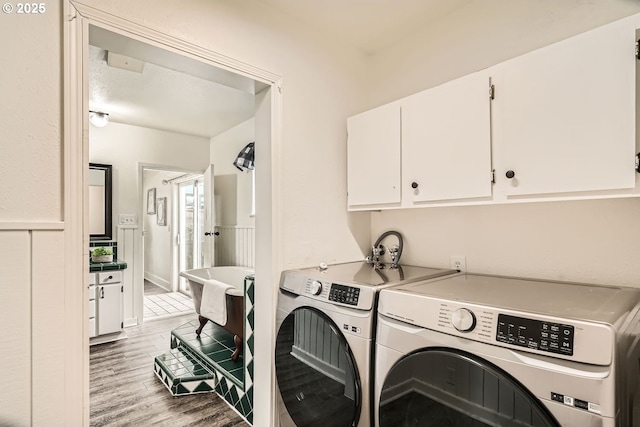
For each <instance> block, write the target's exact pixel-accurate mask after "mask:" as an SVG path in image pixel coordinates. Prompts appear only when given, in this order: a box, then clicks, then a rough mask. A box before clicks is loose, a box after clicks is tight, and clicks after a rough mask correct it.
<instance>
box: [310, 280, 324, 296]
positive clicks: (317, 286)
mask: <svg viewBox="0 0 640 427" xmlns="http://www.w3.org/2000/svg"><path fill="white" fill-rule="evenodd" d="M320 292H322V282H321V281H319V280H314V281H313V282H311V294H312V295H320Z"/></svg>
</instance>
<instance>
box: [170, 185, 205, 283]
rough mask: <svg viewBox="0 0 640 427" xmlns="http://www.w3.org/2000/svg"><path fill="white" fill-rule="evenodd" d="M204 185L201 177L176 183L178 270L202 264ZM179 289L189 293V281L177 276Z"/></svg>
mask: <svg viewBox="0 0 640 427" xmlns="http://www.w3.org/2000/svg"><path fill="white" fill-rule="evenodd" d="M203 193H204V185H203V180H202V178H198V179H194V180H190V181H186V182H182V183H180V184H179V185H178V193H177V194H178V232H177V242H178V271H179V272H180V271H186V270H191V269H194V268H200V267H202V266H203V263H204V257H203V254H202V244H203V240H204V197H203ZM178 279H179V290H180V292H184V293H186V294H189V292H190V290H189V281H188V280H187V279H185V278H184V277H179V276H178Z"/></svg>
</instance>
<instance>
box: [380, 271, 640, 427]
mask: <svg viewBox="0 0 640 427" xmlns="http://www.w3.org/2000/svg"><path fill="white" fill-rule="evenodd" d="M639 302H640V289H635V288H625V287H613V286H597V285H589V284H575V283H558V282H549V281H540V280H530V279H521V278H510V277H495V276H484V275H471V274H466V275H465V274H461V275H457V276H451V277H444V278H441V279H437V280H435V281H430V282H429V283H421V282H418V283H414V284H411V285H406V286H400V287H394V288H392V289H387V290H383V291H381V293H380V296H379V307H378V313H379V314H378V323H377V328H378V330H377V337H376V340H377V341H376V365H375V404H374V407H375V408H374V418H375V425H376V426H379V427H389V426H393V427H403V426H423V427H430V426H437V427H446V426H478V427H480V426H483V427H484V426H514V427H515V426H518V427H523V426H535V427H549V426H552V427H596V426H598V427H614V426H615V427H629V426H639V425H640V419H639V415H638V413H636V414H634V411H633V407H634V400H636V398H637V395H638V377H639V375H640V373H639V364H640V352H639V346H638V335H639V333H638V330H639V325H638V322H639V314H638V312H639Z"/></svg>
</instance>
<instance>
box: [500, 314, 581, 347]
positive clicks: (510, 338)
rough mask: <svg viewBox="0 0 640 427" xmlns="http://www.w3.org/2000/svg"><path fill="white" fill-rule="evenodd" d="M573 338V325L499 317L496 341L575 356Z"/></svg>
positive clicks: (507, 316)
mask: <svg viewBox="0 0 640 427" xmlns="http://www.w3.org/2000/svg"><path fill="white" fill-rule="evenodd" d="M573 337H574V327H573V326H571V325H566V324H561V323H553V322H545V321H541V320H534V319H528V318H525V317H517V316H509V315H506V314H499V315H498V325H497V328H496V340H497V341H500V342H503V343H506V344H512V345H516V346H520V347H527V348H530V349H533V350H540V351H548V352H551V353H558V354H564V355H567V356H573Z"/></svg>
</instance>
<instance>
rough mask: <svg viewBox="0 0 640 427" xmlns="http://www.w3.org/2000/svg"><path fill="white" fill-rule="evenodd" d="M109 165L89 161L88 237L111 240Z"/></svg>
mask: <svg viewBox="0 0 640 427" xmlns="http://www.w3.org/2000/svg"><path fill="white" fill-rule="evenodd" d="M111 234H112V227H111V165H103V164H100V163H89V238H90V240H111V238H112V236H111Z"/></svg>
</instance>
